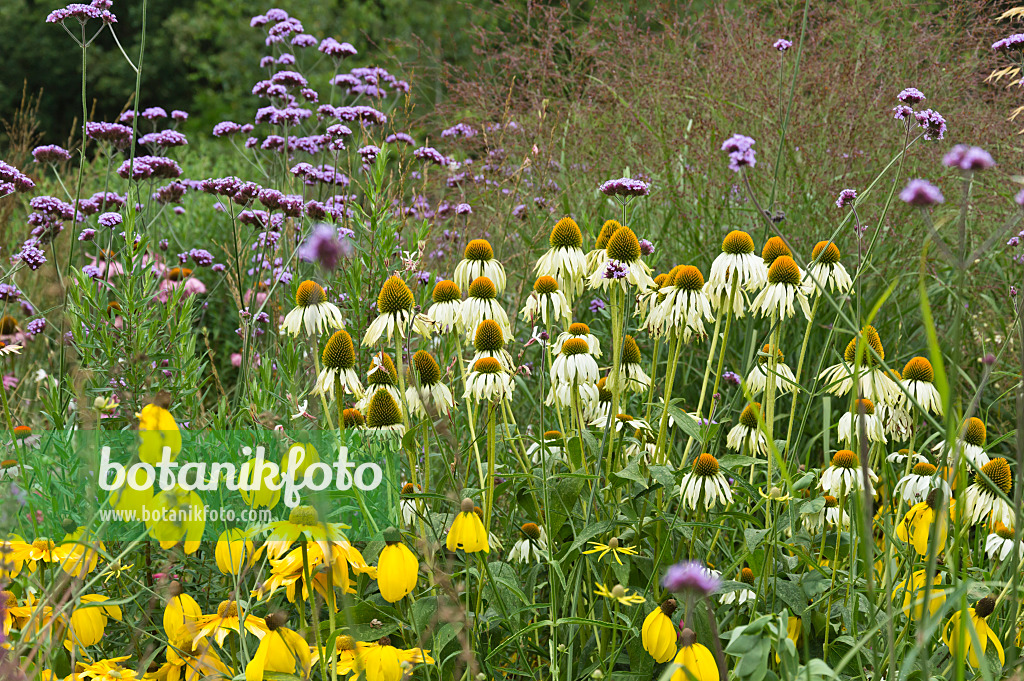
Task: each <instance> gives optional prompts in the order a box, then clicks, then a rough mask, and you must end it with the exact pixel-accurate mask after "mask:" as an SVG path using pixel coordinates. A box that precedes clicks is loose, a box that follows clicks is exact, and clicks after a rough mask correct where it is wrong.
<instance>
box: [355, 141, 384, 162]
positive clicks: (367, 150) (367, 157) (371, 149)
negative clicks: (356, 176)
mask: <svg viewBox="0 0 1024 681" xmlns="http://www.w3.org/2000/svg"><path fill="white" fill-rule="evenodd" d="M356 153H358V154H359V155H360V156H362V157H363V163H373V162H374V161H376V160H377V154H379V153H380V147H378V146H377V145H375V144H367V145H366V146H365V147H361V148H360V149H359V150H358V151H357V152H356Z"/></svg>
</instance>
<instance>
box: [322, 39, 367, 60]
mask: <svg viewBox="0 0 1024 681" xmlns="http://www.w3.org/2000/svg"><path fill="white" fill-rule="evenodd" d="M317 49H318V50H320V51H321V52H323V53H324V54H326V55H327V56H328V57H335V58H337V59H341V58H343V57H352V56H354V55H356V54H358V52H357V51H356V48H355V47H353V46H352V45H351V44H350V43H339V42H338V41H337V40H335V39H334V38H324V39H323V40H321V41H320V47H318V48H317Z"/></svg>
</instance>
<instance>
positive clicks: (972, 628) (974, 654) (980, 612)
mask: <svg viewBox="0 0 1024 681" xmlns="http://www.w3.org/2000/svg"><path fill="white" fill-rule="evenodd" d="M995 608H996V599H994V598H993V597H992V596H986V597H985V598H982V599H981V600H980V601H978V602H977V603H975V604H974V607H973V608H967V626H968V627H969V628H968V629H967V631H963V632H961V627H963V626H964V621H963V620H964V618H963V617H962V616H961V615H962V613H963V611H962V610H958V611H956V612H954V613H953V616H952V617H950V618H949V621H948V622H946V626H945V627H943V629H942V641H943V643H945V644H946V645H947V646H948V647H949V649H950V650H951V651H952V653H953V655H954V656H955V655H956V647H957V645H959V642H960V639H961V636H962V637H963V641H964V644H965V645H966V646H967V663H968V664H969V665H971V667H973V668H975V669H977V668H978V667H979V666H980V665H979V663H978V650H977V649H976V648H975V642H974V638H975V636H977V639H978V644H979V645H980V648H981V655H982V656H984V655H985V650H986V649H987V648H988V645H989V643H991V644H992V645H993V646H995V649H996V654H997V655H999V662H1000V664H1006V655H1005V653H1004V652H1003V644H1002V643H1001V642H1000V641H999V636H998V635H997V634H996V632H994V631H993V630H992V627H990V626H989V624H988V620H987V619H986V618H987V617H988V616H989V615H991V614H992V611H993V610H995Z"/></svg>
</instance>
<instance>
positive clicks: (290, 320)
mask: <svg viewBox="0 0 1024 681" xmlns="http://www.w3.org/2000/svg"><path fill="white" fill-rule="evenodd" d="M344 326H345V320H344V319H343V318H342V316H341V310H339V309H338V307H337V306H336V305H335V304H334V303H331V302H328V300H327V292H326V291H324V287H323V286H321V285H320V284H318V283H316V282H315V281H310V280H309V279H307V280H306V281H304V282H302V283H301V284H299V288H298V289H297V290H296V291H295V307H293V308H292V309H291V311H290V312H289V313H288V314H287V315H285V317H284V321H283V322H282V323H281V327H282V328H283V329H284V330H285V331H287V332H288V333H289V334H291V335H292V336H293V337H295V336H298V335H299V333H300V332H301V331H302V330H303V329H305V330H306V335H307V336H313V335H316V334H321V333H324V332H325V331H327V330H328V329H331V328H334V329H340V328H342V327H344Z"/></svg>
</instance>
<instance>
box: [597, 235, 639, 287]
mask: <svg viewBox="0 0 1024 681" xmlns="http://www.w3.org/2000/svg"><path fill="white" fill-rule="evenodd" d="M604 252H605V257H604V260H603V261H601V262H600V263H599V264H598V266H597V269H595V270H594V272H593V274H591V275H590V280H589V282H588V283H589V285H590V288H592V289H602V290H605V291H607V290H608V289H609V287H611V286H615V285H617V286H619V287H621V288H622V290H626V285H627V284H629V285H632V286H635V287H636V288H638V289H640V290H641V291H643V290H646V289H648V288H650V287H652V286H654V279H652V278H651V268H649V267H648V266H647V264H646V263H644V261H643V260H642V259H641V257H640V255H641V253H640V241H639V240H638V239H637V238H636V234H634V233H633V230H631V229H630V228H629V227H625V226H623V227H619V228H618V229H617V230H615V233H614V234H612V236H611V238H609V239H608V246H607V248H606V249H605V251H604Z"/></svg>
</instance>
